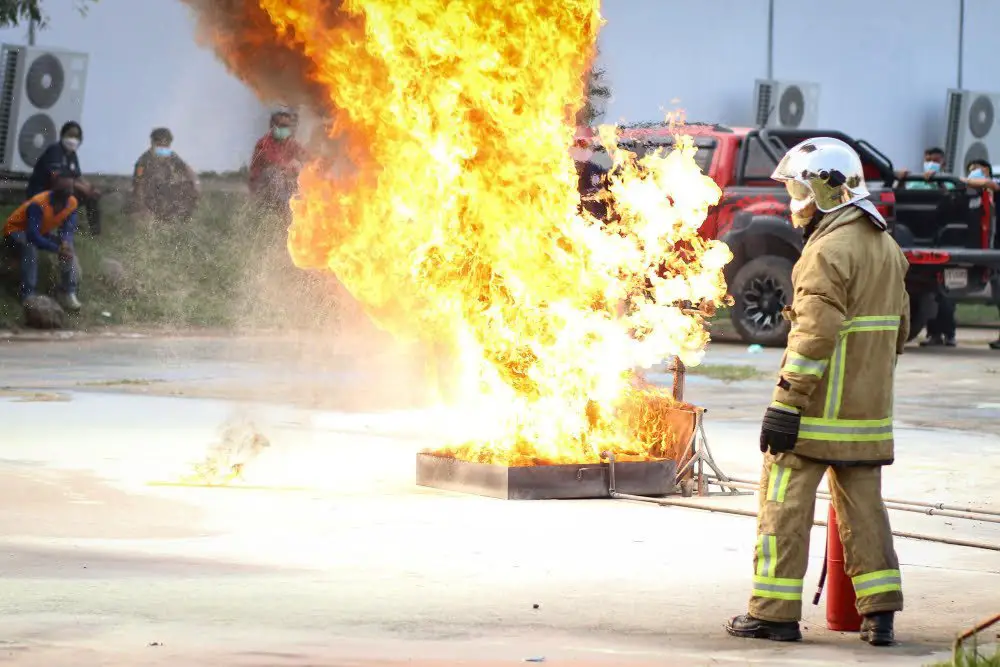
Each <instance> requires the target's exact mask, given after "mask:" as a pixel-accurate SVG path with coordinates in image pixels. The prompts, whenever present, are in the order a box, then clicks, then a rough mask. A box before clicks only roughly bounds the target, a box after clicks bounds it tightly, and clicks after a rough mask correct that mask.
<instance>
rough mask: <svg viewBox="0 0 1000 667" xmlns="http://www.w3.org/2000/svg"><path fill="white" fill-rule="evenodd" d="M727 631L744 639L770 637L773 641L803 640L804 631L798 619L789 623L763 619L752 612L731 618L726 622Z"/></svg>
mask: <svg viewBox="0 0 1000 667" xmlns="http://www.w3.org/2000/svg"><path fill="white" fill-rule="evenodd" d="M726 632H728V633H729V634H731V635H732V636H733V637H743V638H744V639H770V640H771V641H773V642H797V641H802V632H801V631H799V624H798V621H788V622H787V623H778V622H776V621H762V620H761V619H759V618H754V617H753V616H751V615H750V614H743V615H742V616H734V617H733V618H731V619H729V622H728V623H726Z"/></svg>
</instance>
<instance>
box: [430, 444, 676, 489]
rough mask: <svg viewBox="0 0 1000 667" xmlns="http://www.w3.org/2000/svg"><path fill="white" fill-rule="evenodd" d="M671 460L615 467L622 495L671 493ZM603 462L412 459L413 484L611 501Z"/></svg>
mask: <svg viewBox="0 0 1000 667" xmlns="http://www.w3.org/2000/svg"><path fill="white" fill-rule="evenodd" d="M676 472H677V464H676V462H674V461H672V460H659V461H621V462H616V463H615V484H616V488H617V490H618V491H619V492H621V493H627V494H631V495H636V496H665V495H669V494H671V493H674V492H675V487H674V476H675V474H676ZM608 482H609V479H608V465H607V464H606V463H574V464H570V465H537V466H516V467H507V466H501V465H490V464H486V463H472V462H470V461H461V460H459V459H454V458H450V457H446V456H439V455H436V454H431V453H426V452H425V453H420V454H417V485H418V486H427V487H432V488H435V489H442V490H444V491H457V492H459V493H471V494H475V495H479V496H489V497H491V498H502V499H504V500H572V499H583V498H610V497H611V496H610V495H609V493H608Z"/></svg>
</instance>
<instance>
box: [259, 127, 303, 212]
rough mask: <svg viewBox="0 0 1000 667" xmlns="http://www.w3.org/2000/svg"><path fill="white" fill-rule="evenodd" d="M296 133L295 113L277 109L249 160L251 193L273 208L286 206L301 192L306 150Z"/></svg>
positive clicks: (284, 207)
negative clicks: (301, 177) (296, 137)
mask: <svg viewBox="0 0 1000 667" xmlns="http://www.w3.org/2000/svg"><path fill="white" fill-rule="evenodd" d="M294 133H295V119H294V116H293V115H292V114H291V113H290V112H288V111H276V112H274V113H273V114H271V130H270V132H268V133H267V134H266V135H264V136H263V137H262V138H261V139H260V141H258V142H257V145H256V146H255V147H254V150H253V157H252V158H251V159H250V192H251V194H253V195H254V196H256V197H257V198H258V199H259V200H260V201H261V202H262V203H264V204H265V205H267V206H269V207H272V208H276V209H286V208H287V206H288V200H289V199H291V198H292V197H293V196H294V195H295V193H296V192H297V191H298V179H299V171H300V170H301V169H302V165H303V163H304V161H305V157H306V152H305V149H304V148H303V147H302V145H301V144H300V143H299V142H298V141H296V140H295V137H294V136H293V135H294Z"/></svg>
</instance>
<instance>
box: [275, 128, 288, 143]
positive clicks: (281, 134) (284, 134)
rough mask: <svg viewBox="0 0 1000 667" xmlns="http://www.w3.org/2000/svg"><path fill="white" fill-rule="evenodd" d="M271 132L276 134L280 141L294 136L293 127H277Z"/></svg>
mask: <svg viewBox="0 0 1000 667" xmlns="http://www.w3.org/2000/svg"><path fill="white" fill-rule="evenodd" d="M271 133H272V134H273V135H274V138H275V139H277V140H278V141H284V140H285V139H287V138H289V137H290V136H292V128H290V127H276V128H274V129H273V130H272V131H271Z"/></svg>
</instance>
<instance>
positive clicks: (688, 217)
mask: <svg viewBox="0 0 1000 667" xmlns="http://www.w3.org/2000/svg"><path fill="white" fill-rule="evenodd" d="M188 1H189V2H195V0H188ZM227 1H228V2H229V4H233V2H234V0H227ZM247 2H249V3H250V4H251V5H254V6H253V7H250V8H249V9H248V11H249V12H251V13H252V12H255V11H256V12H259V10H260V9H262V10H264V12H265V13H266V15H267V17H268V18H269V19H270V23H271V26H270V27H271V29H272V31H273V34H272V35H271V36H270V38H271V40H272V41H273V42H275V43H277V44H280V45H281V47H282V48H284V49H288V50H290V51H292V52H294V53H297V54H300V55H301V56H303V57H304V60H306V61H308V62H309V63H310V65H309V67H308V68H306V70H307V71H306V72H305V73H304V75H305V76H306V77H307V78H308V79H309V80H310V83H311V84H319V86H320V88H321V89H322V90H323V91H325V94H326V96H327V99H326V100H324V102H323V105H324V107H325V110H326V111H327V112H328V113H331V114H332V115H333V119H334V123H333V131H334V133H336V134H337V135H338V136H339V137H341V138H342V139H346V144H344V146H345V149H344V150H346V151H347V152H348V155H349V157H350V162H351V163H352V165H353V167H352V170H349V171H347V172H346V173H344V172H343V170H341V171H339V172H338V171H337V170H334V169H332V168H331V166H330V165H329V164H328V163H325V162H317V163H315V164H313V165H310V166H309V167H307V169H306V170H305V171H304V172H303V174H302V176H301V178H300V197H299V198H298V199H297V200H295V201H294V202H293V212H294V221H293V224H292V226H291V228H290V231H289V239H288V247H289V251H290V252H291V254H292V257H293V259H294V260H295V263H296V264H297V265H298V266H300V267H306V268H324V269H327V270H329V271H332V272H333V273H335V274H336V275H337V276H338V277H339V279H340V280H341V281H342V282H343V283H344V285H345V286H346V287H347V288H348V289H349V290H350V291H351V292H352V293H353V295H354V296H355V297H356V298H357V299H358V300H359V301H360V302H362V303H363V304H365V306H366V308H367V310H368V312H369V313H370V314H371V315H372V317H373V318H374V319H375V320H376V321H377V322H378V323H379V324H380V325H381V326H382V327H384V328H386V329H387V330H390V331H391V332H393V333H394V334H396V335H398V336H401V337H410V338H418V339H424V340H430V341H438V342H441V341H444V342H446V343H447V344H448V345H450V346H451V347H452V348H453V349H454V350H455V351H456V353H457V354H458V357H459V359H460V368H461V378H460V386H461V390H460V391H459V392H458V396H460V397H461V399H462V400H460V401H459V402H458V405H457V407H456V409H455V412H454V423H455V425H456V432H455V437H456V438H457V441H458V442H463V443H466V444H465V445H464V446H461V447H458V448H455V449H453V450H451V451H452V453H453V454H455V455H458V456H461V457H463V458H472V459H475V460H480V461H484V462H499V463H508V464H517V463H524V462H532V461H535V462H537V461H547V462H570V461H574V462H575V461H589V460H594V459H596V458H597V456H598V455H599V452H600V451H602V450H604V449H611V450H613V451H616V452H618V453H621V454H625V455H628V454H632V455H637V456H644V455H645V456H653V455H655V454H656V451H655V450H656V446H655V443H652V442H650V441H649V439H648V438H643V437H640V436H638V435H636V430H635V429H634V428H633V427H632V426H629V424H628V420H627V419H624V418H623V417H621V410H622V406H624V405H626V404H628V402H629V401H630V400H635V398H636V396H637V395H639V394H638V393H637V389H636V388H635V385H634V383H633V382H632V380H633V369H635V368H636V367H637V366H642V367H648V366H650V365H651V364H653V363H656V362H658V361H659V360H662V359H663V358H664V357H666V356H668V355H675V354H676V355H679V356H680V358H681V359H682V360H684V361H685V362H686V363H688V364H696V363H698V361H699V360H700V359H701V356H702V354H703V350H704V348H705V345H706V344H707V341H708V336H707V333H706V332H705V327H704V322H703V318H702V316H701V314H700V313H698V312H696V311H692V310H691V308H692V304H693V307H694V308H695V309H696V308H697V307H698V306H699V305H703V306H704V307H705V308H706V310H708V311H711V310H712V309H713V307H714V306H713V304H714V303H716V302H719V301H720V300H722V299H723V298H724V297H725V291H726V287H725V283H724V280H723V277H722V268H723V266H724V265H725V264H726V263H727V262H728V261H729V260H730V259H731V254H730V253H729V250H728V249H727V248H726V247H725V245H723V244H721V243H719V242H715V241H705V240H703V239H701V238H700V237H699V236H698V234H697V230H698V228H699V226H700V225H701V223H702V222H703V220H704V218H705V215H706V213H707V210H708V208H709V206H711V205H714V204H716V203H717V202H718V200H719V197H720V194H721V193H720V191H719V189H718V188H717V187H716V185H715V184H714V183H713V182H712V181H711V180H710V179H709V178H707V177H706V176H704V175H703V174H702V173H701V172H700V170H699V168H698V167H697V165H696V164H695V161H694V152H695V148H694V146H693V144H692V142H691V141H690V140H685V139H684V138H679V139H678V143H677V147H676V149H675V150H672V151H670V152H668V153H656V154H650V155H647V156H645V157H643V158H642V159H641V160H636V159H635V156H634V155H632V154H629V153H626V152H622V151H619V150H618V149H617V148H616V141H615V137H614V131H613V128H610V129H608V128H605V129H604V130H603V132H602V135H603V143H604V144H605V145H606V146H607V147H608V151H609V153H610V155H611V157H612V159H613V160H614V163H615V165H616V167H617V170H616V173H615V175H613V176H612V177H611V178H610V183H609V192H610V194H611V195H612V196H613V201H614V204H613V210H614V221H613V222H612V223H610V224H607V225H603V224H602V223H601V222H600V221H597V220H594V219H592V218H589V217H588V216H586V215H585V214H581V213H580V212H579V208H578V205H579V196H578V193H577V189H576V183H577V174H576V170H575V167H574V163H573V160H572V159H571V157H570V154H569V149H570V147H571V146H572V145H573V143H574V134H575V130H576V128H575V127H574V122H573V119H574V116H575V112H576V110H577V109H578V108H579V107H580V105H581V103H582V101H583V100H582V98H583V94H584V85H583V82H582V80H581V78H582V77H581V75H582V73H583V72H585V71H586V70H587V68H588V66H589V60H590V58H591V56H592V54H593V51H594V45H595V43H596V37H597V32H598V29H599V27H600V24H601V17H600V13H599V0H558V1H557V2H553V1H552V0H517V1H500V0H465V1H463V2H454V1H452V0H344V1H343V2H333V1H331V0H256V2H250V0H247ZM243 4H244V5H246V3H243ZM259 23H260V22H259V21H244V22H243V24H242V26H243V29H245V30H254V31H258V30H259ZM260 40H261V35H260V34H254V35H253V36H252V39H251V37H250V36H247V37H246V38H245V39H244V40H243V42H242V43H243V44H247V43H259V42H260ZM237 41H239V40H237ZM218 43H220V44H226V45H227V46H226V48H224V49H222V48H220V50H219V51H220V55H221V56H222V57H223V58H224V59H226V58H228V61H229V63H230V65H231V66H233V67H234V68H236V69H237V71H238V72H239V73H241V74H242V75H244V76H246V77H247V78H249V79H251V80H252V72H248V71H247V69H248V68H247V67H246V66H245V61H246V58H247V49H245V48H244V49H235V48H233V38H232V35H229V38H228V39H227V40H223V41H222V42H218ZM237 54H238V56H239V59H240V60H237ZM300 74H302V73H299V72H292V71H289V72H286V76H288V77H295V76H298V75H300ZM622 303H627V308H626V309H625V312H624V314H623V313H622V312H621V308H620V304H622ZM642 391H646V390H642ZM654 439H655V438H654Z"/></svg>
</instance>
